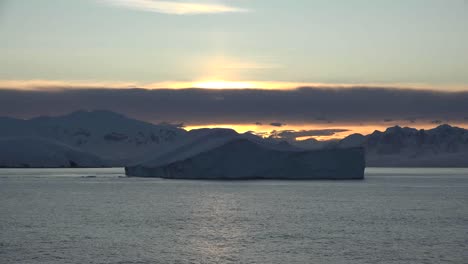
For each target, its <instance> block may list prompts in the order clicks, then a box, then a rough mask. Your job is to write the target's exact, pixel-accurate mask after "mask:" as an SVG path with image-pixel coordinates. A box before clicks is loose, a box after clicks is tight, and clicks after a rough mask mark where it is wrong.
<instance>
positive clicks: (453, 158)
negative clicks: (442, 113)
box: [337, 125, 468, 167]
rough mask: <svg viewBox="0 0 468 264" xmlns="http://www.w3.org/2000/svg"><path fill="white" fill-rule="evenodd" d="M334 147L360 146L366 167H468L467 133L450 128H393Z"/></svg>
mask: <svg viewBox="0 0 468 264" xmlns="http://www.w3.org/2000/svg"><path fill="white" fill-rule="evenodd" d="M337 146H338V147H350V146H363V147H364V148H365V149H366V156H367V165H368V166H379V167H381V166H389V167H390V166H397V167H401V166H406V167H415V166H421V167H468V159H467V157H468V130H466V129H463V128H458V127H452V126H449V125H441V126H438V127H436V128H434V129H429V130H423V129H421V130H417V129H414V128H406V127H405V128H402V127H399V126H395V127H390V128H388V129H387V130H386V131H384V132H380V131H375V132H374V133H372V134H370V135H367V136H360V135H359V136H357V135H351V136H349V137H347V138H345V139H343V140H341V141H340V142H339V143H338V144H337Z"/></svg>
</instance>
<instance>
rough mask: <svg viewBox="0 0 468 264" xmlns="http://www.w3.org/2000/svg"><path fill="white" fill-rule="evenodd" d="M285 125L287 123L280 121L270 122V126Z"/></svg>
mask: <svg viewBox="0 0 468 264" xmlns="http://www.w3.org/2000/svg"><path fill="white" fill-rule="evenodd" d="M284 125H285V124H283V123H279V122H273V123H270V126H275V127H282V126H284Z"/></svg>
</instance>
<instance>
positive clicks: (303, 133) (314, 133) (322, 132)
mask: <svg viewBox="0 0 468 264" xmlns="http://www.w3.org/2000/svg"><path fill="white" fill-rule="evenodd" d="M347 131H349V130H348V129H339V128H338V129H313V130H299V131H295V130H281V131H272V133H271V135H272V136H273V137H280V138H284V139H296V138H300V137H319V136H333V135H335V134H336V133H340V132H347Z"/></svg>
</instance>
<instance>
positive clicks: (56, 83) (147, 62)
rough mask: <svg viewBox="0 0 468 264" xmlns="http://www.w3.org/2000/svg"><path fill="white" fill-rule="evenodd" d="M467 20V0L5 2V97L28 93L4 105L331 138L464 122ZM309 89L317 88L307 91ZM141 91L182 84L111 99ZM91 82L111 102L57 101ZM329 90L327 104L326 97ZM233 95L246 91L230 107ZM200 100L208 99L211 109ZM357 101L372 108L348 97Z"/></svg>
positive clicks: (34, 111) (1, 49)
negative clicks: (160, 99)
mask: <svg viewBox="0 0 468 264" xmlns="http://www.w3.org/2000/svg"><path fill="white" fill-rule="evenodd" d="M467 27H468V1H466V0H395V1H383V0H353V1H344V0H343V1H338V0H326V1H325V0H323V1H319V0H317V1H315V0H295V1H284V0H229V1H228V0H211V1H210V0H204V1H203V0H199V1H196V0H191V1H190V0H187V1H185V0H179V1H170V0H167V1H156V0H80V1H74V0H41V1H33V0H29V1H27V0H0V36H1V37H0V38H1V41H0V62H1V63H0V90H1V91H0V94H1V93H5V94H4V95H3V100H4V101H6V100H7V99H5V98H7V97H6V94H8V96H9V97H8V100H9V101H12V102H17V103H18V104H20V105H17V106H16V107H14V106H11V107H10V108H6V107H0V110H1V111H0V115H7V116H13V117H22V118H24V117H31V116H34V115H44V114H50V115H56V114H61V113H63V112H65V111H73V110H78V109H86V108H100V109H101V108H109V109H112V110H113V111H118V112H123V113H124V114H128V115H131V116H134V117H136V118H141V119H144V120H146V121H150V122H162V121H167V122H183V123H184V124H186V125H187V126H188V127H189V128H194V127H200V126H221V125H222V126H228V127H233V128H236V129H237V130H238V131H245V130H254V131H257V132H267V131H270V132H271V131H272V130H275V129H276V130H281V129H282V130H312V129H313V130H319V129H336V130H337V131H341V132H336V133H335V134H333V135H332V136H336V135H338V136H344V135H346V134H349V133H351V132H362V133H367V132H369V131H370V132H371V131H372V130H373V129H376V128H384V127H386V126H389V125H397V124H398V125H411V126H415V127H421V128H423V127H428V126H431V125H435V124H439V123H441V122H443V123H445V122H449V123H453V124H458V125H460V126H465V123H467V121H466V120H467V119H466V116H464V114H463V111H465V110H468V109H466V107H463V105H464V103H466V104H468V101H460V99H458V101H456V102H455V103H454V101H453V100H455V99H457V98H462V99H463V100H465V99H466V92H468V30H467ZM305 86H307V87H311V88H309V89H310V90H313V91H311V92H310V91H309V92H307V91H306V92H304V91H303V90H297V89H295V88H296V87H305ZM129 88H142V89H144V90H145V89H146V90H148V91H146V92H149V93H150V94H151V96H153V97H151V96H150V98H153V99H154V100H157V98H156V97H155V96H161V94H162V93H165V92H167V91H165V90H164V89H166V88H168V89H179V90H178V91H177V92H174V94H175V95H173V97H171V98H173V99H174V101H172V104H171V105H170V106H167V108H166V109H161V108H160V107H154V106H153V107H150V105H151V103H150V102H147V101H148V99H147V98H146V99H145V98H140V99H138V98H134V100H136V102H138V100H142V102H146V103H147V104H148V106H145V108H142V107H138V104H136V106H135V108H133V110H132V109H130V108H128V107H127V108H125V107H123V106H122V105H117V103H113V105H109V104H112V100H116V99H115V98H119V100H120V96H122V94H123V92H124V91H121V90H128V89H129ZM182 88H197V89H182ZM198 89H202V91H199V90H198ZM203 89H209V90H221V91H214V92H212V91H210V92H208V95H207V94H205V93H206V91H204V90H203ZM379 89H380V90H383V91H387V92H388V93H390V94H393V95H395V94H396V95H395V96H394V97H390V98H392V100H395V101H386V100H385V99H386V98H385V97H382V96H381V95H380V94H377V92H378V91H379ZM88 90H96V91H95V92H97V91H99V92H101V93H103V94H106V95H105V96H102V94H99V96H96V95H92V96H95V97H93V98H100V99H102V100H103V101H101V102H98V101H96V102H95V104H93V105H90V104H89V103H87V102H86V100H85V99H78V98H81V97H80V96H76V98H77V99H75V101H73V102H72V103H70V104H69V105H73V106H74V107H75V108H78V109H71V108H70V107H66V106H63V107H59V106H61V105H62V104H61V102H59V101H53V100H52V99H55V100H64V98H68V97H67V96H71V95H70V94H73V93H78V94H80V95H83V96H84V94H87V93H88V92H92V91H88ZM149 90H151V91H149ZM155 90H160V91H155ZM231 90H235V91H231ZM414 90H417V91H419V92H418V93H416V94H414ZM18 91H22V92H21V93H18ZM132 91H133V92H134V90H131V89H130V90H128V91H126V92H127V93H132ZM322 91H324V92H323V93H325V92H327V96H328V97H327V98H326V99H324V100H325V101H326V102H328V104H326V105H322V106H321V107H317V105H321V104H320V102H319V101H317V100H315V99H314V98H316V97H315V96H317V93H319V94H320V93H321V92H322ZM402 91H403V92H402ZM140 92H141V91H140ZM194 93H195V94H196V95H193V94H194ZM304 93H305V94H304ZM199 94H202V95H203V96H201V99H200V96H199ZM26 95H27V96H29V97H28V98H33V99H30V100H31V102H34V105H29V104H28V101H24V96H26ZM213 95H214V97H213ZM298 95H301V96H304V97H303V98H302V97H299V98H298V97H296V96H298ZM60 96H61V97H60ZM88 96H91V95H89V94H88ZM142 96H143V95H142ZM232 96H235V97H236V100H237V99H238V97H239V98H241V99H242V100H240V99H239V100H237V101H235V103H236V107H237V109H236V108H235V107H233V108H232V109H229V110H226V109H225V108H223V103H224V104H226V101H229V100H227V99H226V98H231V97H232ZM359 96H360V97H359ZM47 98H49V99H47ZM207 98H208V99H210V100H208V99H207ZM213 98H217V99H216V100H211V99H213ZM272 98H273V99H272ZM347 98H349V99H347ZM366 98H371V99H366ZM375 98H378V100H381V101H374V102H370V100H377V99H375ZM427 98H430V100H429V99H427ZM46 99H47V100H49V101H50V102H49V105H41V102H43V101H44V100H46ZM426 99H427V100H426ZM0 100H2V99H0ZM41 100H42V101H41ZM67 100H68V99H67ZM80 100H82V101H80ZM93 100H94V99H93ZM195 100H201V101H204V102H205V103H206V104H209V105H208V106H206V107H207V109H206V111H205V112H204V113H203V112H202V113H198V112H200V111H194V110H197V109H194V108H191V107H197V102H196V101H195ZM327 100H328V101H327ZM233 102H234V101H233ZM273 102H274V103H275V104H276V105H272V104H273ZM297 102H298V103H297ZM357 102H360V103H361V104H364V105H367V106H368V107H367V108H368V109H367V110H366V111H363V110H362V109H361V110H359V111H352V110H351V109H346V108H345V107H344V106H347V105H349V106H352V107H355V108H356V107H357V106H358V105H359V104H356V103H357ZM411 102H418V104H419V105H415V104H414V103H411ZM253 103H254V105H252V104H253ZM388 103H392V104H394V105H401V104H403V105H404V106H402V107H403V109H405V111H406V112H402V111H400V110H398V109H396V108H395V107H393V108H392V107H389V106H388ZM21 104H24V105H21ZM54 105H55V107H53V106H54ZM381 105H385V107H381ZM253 106H256V107H253ZM299 106H300V107H299ZM448 106H450V107H448ZM229 107H231V105H229ZM330 107H331V108H330ZM140 108H141V109H140ZM14 109H16V110H14ZM138 109H139V110H138ZM177 109H183V110H184V111H186V112H182V111H177ZM275 109H281V111H280V110H278V111H277V110H275ZM418 109H419V110H418ZM422 109H425V110H422ZM427 109H433V110H431V111H426V110H427ZM13 110H14V111H13ZM234 110H235V111H234ZM210 111H216V113H214V112H210ZM191 112H194V113H197V114H196V115H195V114H194V115H192V114H190V113H191ZM175 113H179V114H177V115H176V114H175ZM219 113H224V115H220V114H219ZM305 113H307V114H308V116H306V115H305ZM376 113H379V114H376ZM309 115H310V116H309ZM260 123H261V124H262V125H259V124H260ZM272 123H275V124H277V123H280V124H282V126H280V127H278V126H274V125H270V124H272ZM342 130H346V131H342ZM312 134H313V133H312Z"/></svg>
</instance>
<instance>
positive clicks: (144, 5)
mask: <svg viewBox="0 0 468 264" xmlns="http://www.w3.org/2000/svg"><path fill="white" fill-rule="evenodd" d="M101 2H104V3H107V4H110V5H114V6H118V7H124V8H129V9H134V10H140V11H147V12H154V13H163V14H173V15H196V14H216V13H233V12H247V11H248V10H247V9H243V8H238V7H233V6H229V5H224V4H220V3H208V2H204V3H203V2H201V1H190V2H188V1H187V2H185V1H184V2H179V1H156V0H101Z"/></svg>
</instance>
